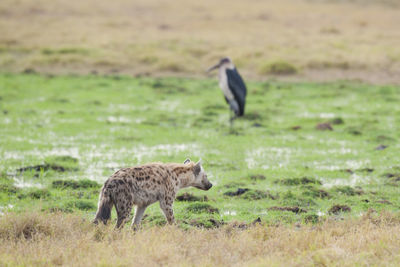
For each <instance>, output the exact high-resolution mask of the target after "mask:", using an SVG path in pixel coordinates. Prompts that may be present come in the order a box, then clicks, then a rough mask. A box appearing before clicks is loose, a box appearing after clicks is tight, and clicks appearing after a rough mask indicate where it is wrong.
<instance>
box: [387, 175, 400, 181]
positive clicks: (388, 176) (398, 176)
mask: <svg viewBox="0 0 400 267" xmlns="http://www.w3.org/2000/svg"><path fill="white" fill-rule="evenodd" d="M383 176H384V177H386V178H390V179H392V180H396V181H398V180H400V173H385V174H384V175H383Z"/></svg>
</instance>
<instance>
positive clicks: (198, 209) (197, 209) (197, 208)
mask: <svg viewBox="0 0 400 267" xmlns="http://www.w3.org/2000/svg"><path fill="white" fill-rule="evenodd" d="M186 210H187V211H188V212H193V213H219V210H218V209H217V208H215V207H213V206H211V205H209V204H206V203H201V202H196V203H193V204H190V205H189V206H188V207H186Z"/></svg>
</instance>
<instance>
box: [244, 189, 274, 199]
mask: <svg viewBox="0 0 400 267" xmlns="http://www.w3.org/2000/svg"><path fill="white" fill-rule="evenodd" d="M242 197H243V198H244V199H248V200H259V199H265V198H269V199H272V200H275V199H277V198H279V195H276V196H274V195H272V194H271V193H270V192H268V191H262V190H249V191H247V192H246V193H244V194H243V195H242Z"/></svg>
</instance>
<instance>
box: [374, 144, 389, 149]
mask: <svg viewBox="0 0 400 267" xmlns="http://www.w3.org/2000/svg"><path fill="white" fill-rule="evenodd" d="M386 148H387V146H385V145H379V146H377V147H375V150H384V149H386Z"/></svg>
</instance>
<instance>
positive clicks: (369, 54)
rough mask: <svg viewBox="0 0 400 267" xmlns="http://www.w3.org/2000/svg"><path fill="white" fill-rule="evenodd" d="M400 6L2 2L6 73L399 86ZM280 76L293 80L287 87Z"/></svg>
mask: <svg viewBox="0 0 400 267" xmlns="http://www.w3.org/2000/svg"><path fill="white" fill-rule="evenodd" d="M399 12H400V5H399V2H398V1H397V0H369V1H367V0H365V1H361V0H360V1H339V0H331V1H328V0H326V1H324V0H320V1H317V0H314V1H312V0H310V1H306V0H304V1H303V0H279V1H278V0H270V1H258V0H252V1H246V2H243V1H228V0H222V1H211V0H204V1H201V2H194V1H185V0H174V1H160V0H139V1H130V0H118V1H106V0H100V1H99V0H85V1H78V0H75V1H62V0H37V1H31V0H18V1H16V0H2V1H1V2H0V69H1V70H2V71H8V72H23V71H25V72H33V71H35V72H41V73H53V74H71V73H75V74H87V73H107V74H110V73H111V74H112V73H124V74H129V75H132V74H133V75H151V76H181V77H182V76H192V77H193V76H195V77H202V76H204V73H203V71H204V70H205V69H206V68H207V67H208V66H209V65H211V64H213V63H214V62H215V61H216V60H217V59H219V58H220V57H222V56H230V57H232V58H233V59H234V61H235V62H236V63H237V65H238V67H239V69H240V70H242V72H243V74H245V77H247V78H251V79H258V80H264V79H265V78H267V77H271V76H280V79H290V80H303V81H304V80H306V81H310V80H320V81H321V80H323V81H325V80H330V81H332V80H336V79H338V78H339V79H361V80H364V81H369V82H373V83H378V84H387V83H397V84H399V83H400V31H399V25H400V16H399ZM281 74H287V75H285V76H284V78H283V77H282V75H281Z"/></svg>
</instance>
